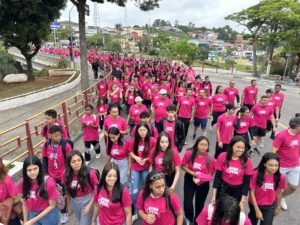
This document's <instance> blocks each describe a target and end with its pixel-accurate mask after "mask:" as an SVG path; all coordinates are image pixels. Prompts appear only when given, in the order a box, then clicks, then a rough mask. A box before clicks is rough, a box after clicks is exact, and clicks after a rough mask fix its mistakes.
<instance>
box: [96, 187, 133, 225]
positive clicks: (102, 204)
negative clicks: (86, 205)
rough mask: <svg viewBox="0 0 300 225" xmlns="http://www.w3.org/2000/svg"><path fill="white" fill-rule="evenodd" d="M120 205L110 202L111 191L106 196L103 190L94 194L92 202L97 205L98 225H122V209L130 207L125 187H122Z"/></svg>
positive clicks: (124, 217)
mask: <svg viewBox="0 0 300 225" xmlns="http://www.w3.org/2000/svg"><path fill="white" fill-rule="evenodd" d="M123 188H124V189H123V193H122V203H121V202H112V199H111V198H112V190H110V191H109V195H108V194H107V192H106V190H105V189H104V188H101V190H100V192H99V193H97V191H95V192H94V202H95V203H96V204H98V206H99V208H100V210H99V214H98V219H99V222H100V224H105V225H122V224H124V223H125V221H126V215H125V211H124V208H126V207H130V206H131V203H132V201H131V198H130V194H129V191H128V189H127V187H123Z"/></svg>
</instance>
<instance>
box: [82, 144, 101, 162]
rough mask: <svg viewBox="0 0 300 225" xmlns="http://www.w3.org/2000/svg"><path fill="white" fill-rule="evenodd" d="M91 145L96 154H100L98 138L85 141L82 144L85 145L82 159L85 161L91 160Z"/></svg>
mask: <svg viewBox="0 0 300 225" xmlns="http://www.w3.org/2000/svg"><path fill="white" fill-rule="evenodd" d="M91 145H93V146H94V149H95V152H96V154H100V152H101V149H100V145H99V141H98V140H95V141H85V142H84V146H85V152H84V159H85V160H86V161H91V152H90V151H91Z"/></svg>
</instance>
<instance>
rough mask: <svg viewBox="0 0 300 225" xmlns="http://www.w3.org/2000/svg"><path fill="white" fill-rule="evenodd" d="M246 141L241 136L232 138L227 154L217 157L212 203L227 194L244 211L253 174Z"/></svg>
mask: <svg viewBox="0 0 300 225" xmlns="http://www.w3.org/2000/svg"><path fill="white" fill-rule="evenodd" d="M245 148H246V141H245V139H244V138H243V137H242V136H235V137H233V138H232V140H231V142H230V144H229V147H228V150H227V152H223V153H221V154H220V155H219V157H218V159H217V162H216V175H215V178H214V183H213V192H212V199H211V201H212V203H215V201H216V200H217V199H218V198H219V197H220V196H222V195H224V194H228V195H231V196H232V197H234V198H236V199H237V201H239V202H240V207H241V209H242V210H243V211H244V207H245V202H246V198H247V195H248V191H249V186H250V177H251V175H252V174H253V167H252V161H251V159H249V158H248V156H247V153H246V151H245Z"/></svg>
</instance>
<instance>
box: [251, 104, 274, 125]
mask: <svg viewBox="0 0 300 225" xmlns="http://www.w3.org/2000/svg"><path fill="white" fill-rule="evenodd" d="M251 113H252V114H253V120H252V126H256V127H260V128H263V129H266V128H267V122H268V120H270V117H271V116H272V115H273V109H272V108H270V107H268V106H266V107H262V106H261V105H260V104H257V105H255V106H253V108H252V109H251Z"/></svg>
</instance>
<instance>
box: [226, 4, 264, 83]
mask: <svg viewBox="0 0 300 225" xmlns="http://www.w3.org/2000/svg"><path fill="white" fill-rule="evenodd" d="M261 4H263V2H260V3H258V4H256V5H254V6H251V7H249V8H247V9H243V10H242V11H240V12H237V13H233V14H231V15H228V16H226V17H225V19H226V20H232V21H234V22H237V23H239V24H241V25H243V26H245V27H246V28H247V29H248V31H249V32H250V34H251V35H249V37H251V41H252V45H253V73H254V74H253V75H254V76H255V77H257V76H258V73H257V55H256V49H257V44H258V40H259V38H260V35H261V29H262V27H263V25H264V23H265V20H264V19H262V18H261V17H260V15H259V12H260V7H261Z"/></svg>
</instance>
